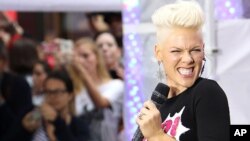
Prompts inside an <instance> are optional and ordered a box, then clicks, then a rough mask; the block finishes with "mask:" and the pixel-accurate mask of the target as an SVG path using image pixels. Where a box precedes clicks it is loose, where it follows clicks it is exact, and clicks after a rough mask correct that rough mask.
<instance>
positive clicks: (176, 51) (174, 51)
mask: <svg viewBox="0 0 250 141" xmlns="http://www.w3.org/2000/svg"><path fill="white" fill-rule="evenodd" d="M171 52H172V53H178V52H181V51H180V50H172V51H171Z"/></svg>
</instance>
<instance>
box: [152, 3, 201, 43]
mask: <svg viewBox="0 0 250 141" xmlns="http://www.w3.org/2000/svg"><path fill="white" fill-rule="evenodd" d="M152 21H153V24H154V25H155V27H156V34H157V39H158V40H160V38H161V34H162V31H166V30H169V29H173V28H190V29H196V30H200V29H201V27H202V26H203V23H204V13H203V11H202V8H201V7H200V5H199V4H198V3H197V2H196V1H180V0H179V1H177V2H175V3H173V4H167V5H164V6H162V7H160V8H159V9H157V10H156V11H155V12H154V14H153V15H152Z"/></svg>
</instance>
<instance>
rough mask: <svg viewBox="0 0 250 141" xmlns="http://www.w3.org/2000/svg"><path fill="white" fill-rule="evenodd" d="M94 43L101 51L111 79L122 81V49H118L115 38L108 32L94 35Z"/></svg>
mask: <svg viewBox="0 0 250 141" xmlns="http://www.w3.org/2000/svg"><path fill="white" fill-rule="evenodd" d="M95 41H96V44H97V47H98V49H99V50H101V52H102V55H103V58H104V62H105V64H106V67H107V68H108V70H109V73H110V75H111V77H112V78H116V79H117V78H118V79H122V80H123V79H124V68H123V65H122V63H121V59H122V48H121V47H119V45H118V43H117V41H116V38H115V36H114V35H113V34H112V33H111V32H108V31H105V32H100V33H99V34H97V35H96V37H95Z"/></svg>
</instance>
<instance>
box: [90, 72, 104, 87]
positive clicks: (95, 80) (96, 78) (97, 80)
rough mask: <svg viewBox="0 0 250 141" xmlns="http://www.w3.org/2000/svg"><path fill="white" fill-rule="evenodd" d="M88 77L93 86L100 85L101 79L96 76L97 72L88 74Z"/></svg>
mask: <svg viewBox="0 0 250 141" xmlns="http://www.w3.org/2000/svg"><path fill="white" fill-rule="evenodd" d="M90 77H91V78H92V80H93V81H94V82H95V84H100V83H101V78H100V77H99V76H98V74H97V72H96V71H94V72H91V73H90Z"/></svg>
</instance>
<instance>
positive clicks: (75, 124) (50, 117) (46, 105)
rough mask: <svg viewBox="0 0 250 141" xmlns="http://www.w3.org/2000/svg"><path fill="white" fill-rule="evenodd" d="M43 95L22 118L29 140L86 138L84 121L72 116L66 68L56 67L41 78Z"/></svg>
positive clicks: (80, 140)
mask: <svg viewBox="0 0 250 141" xmlns="http://www.w3.org/2000/svg"><path fill="white" fill-rule="evenodd" d="M44 94H45V99H44V102H43V104H42V105H41V107H40V108H39V109H34V110H33V111H31V112H29V113H28V114H26V115H25V117H24V118H23V120H22V125H23V128H24V129H25V130H26V131H27V132H28V133H30V140H31V141H86V140H88V138H89V130H88V126H87V123H85V122H84V121H83V120H81V119H79V118H77V117H76V116H75V110H74V104H73V103H74V93H73V83H72V80H71V78H70V77H69V75H68V73H67V71H65V70H56V71H53V72H52V73H50V74H49V75H48V76H47V78H46V80H45V81H44Z"/></svg>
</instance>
